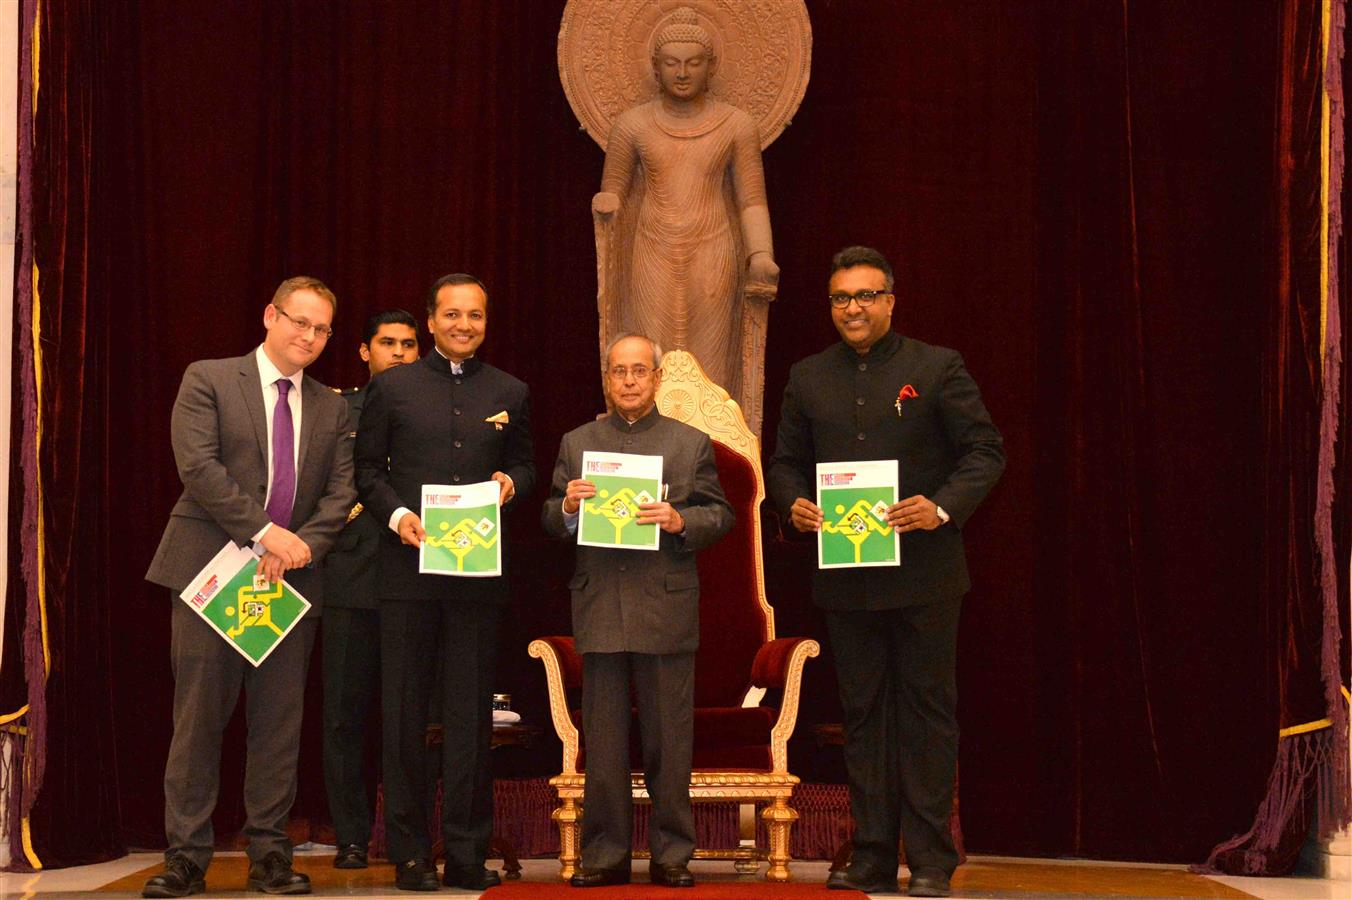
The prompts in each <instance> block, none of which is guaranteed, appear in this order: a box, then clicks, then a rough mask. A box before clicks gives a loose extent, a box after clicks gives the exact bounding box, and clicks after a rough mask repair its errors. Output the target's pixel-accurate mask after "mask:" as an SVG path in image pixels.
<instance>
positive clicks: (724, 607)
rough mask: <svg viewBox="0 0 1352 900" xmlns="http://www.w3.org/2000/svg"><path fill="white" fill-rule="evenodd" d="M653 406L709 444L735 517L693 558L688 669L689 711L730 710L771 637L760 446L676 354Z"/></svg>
mask: <svg viewBox="0 0 1352 900" xmlns="http://www.w3.org/2000/svg"><path fill="white" fill-rule="evenodd" d="M657 406H658V409H659V410H660V411H661V412H662V415H664V416H669V417H670V418H673V419H676V420H678V421H681V422H685V423H686V424H687V425H691V426H693V427H695V428H698V429H700V430H701V431H703V432H704V433H705V434H707V435H709V437H710V439H712V441H713V443H714V455H715V458H716V461H717V463H718V477H719V481H720V482H721V483H722V485H723V491H724V493H725V494H727V497H728V501H729V502H730V503H731V504H732V507H733V511H734V512H735V513H736V516H737V522H736V524H735V525H734V526H733V530H732V531H731V532H730V533H729V534H728V535H727V536H726V537H724V538H723V540H721V541H719V542H718V543H717V544H715V545H714V546H712V547H710V548H708V549H707V550H704V551H703V552H702V553H701V554H700V558H699V570H700V649H699V654H698V657H697V660H696V665H695V705H696V706H737V705H739V704H740V703H741V699H742V695H743V694H744V693H745V691H746V688H747V687H748V681H747V678H748V675H749V673H750V671H751V661H752V659H753V658H754V657H755V654H756V651H757V650H758V649H759V648H760V646H761V645H762V644H763V643H765V642H766V641H770V640H773V639H774V636H775V618H774V616H775V613H774V610H773V609H772V608H771V606H770V604H769V602H768V601H767V600H766V598H765V571H764V568H763V563H762V555H761V523H760V506H761V501H763V500H764V499H765V477H764V475H763V473H762V470H761V461H760V441H759V440H758V439H757V438H756V435H755V434H754V433H752V431H751V429H750V428H748V427H747V424H746V420H745V419H744V418H743V416H742V410H741V407H739V406H738V405H737V402H736V401H735V400H733V399H731V398H730V397H729V396H728V392H727V391H725V390H723V388H721V387H719V386H718V385H717V384H715V383H714V382H712V381H710V380H709V377H708V376H707V375H705V374H704V370H703V369H702V368H700V365H699V362H698V361H697V360H696V359H695V357H694V356H692V355H691V354H690V353H687V352H685V351H683V350H672V351H669V352H668V353H666V354H665V355H664V356H663V357H662V384H661V386H660V387H659V388H658V391H657Z"/></svg>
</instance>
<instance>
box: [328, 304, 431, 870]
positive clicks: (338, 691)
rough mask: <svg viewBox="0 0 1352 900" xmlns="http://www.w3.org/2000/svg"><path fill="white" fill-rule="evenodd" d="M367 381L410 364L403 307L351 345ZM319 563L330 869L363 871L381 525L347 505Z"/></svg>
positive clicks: (353, 412)
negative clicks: (333, 842)
mask: <svg viewBox="0 0 1352 900" xmlns="http://www.w3.org/2000/svg"><path fill="white" fill-rule="evenodd" d="M357 353H358V354H359V355H360V356H361V359H362V362H364V363H366V368H367V371H368V372H369V373H370V375H371V377H372V378H374V377H376V376H377V375H379V374H380V373H381V372H384V371H385V370H386V369H391V368H394V367H395V366H402V365H404V364H405V363H411V362H416V361H417V359H418V322H417V320H416V319H414V318H413V316H411V315H410V314H409V313H408V312H406V311H405V310H402V309H387V310H382V311H380V312H378V313H375V314H374V315H372V316H371V317H370V318H368V319H367V320H366V326H365V328H363V330H362V336H361V345H360V346H359V347H358V348H357ZM342 394H343V399H344V400H346V401H347V414H348V420H349V421H350V422H351V424H352V428H353V432H352V437H354V438H355V437H356V436H357V433H356V429H359V428H360V427H361V411H362V406H363V405H365V403H366V390H365V388H364V387H355V388H351V389H349V390H345V391H343V392H342ZM352 511H353V515H351V516H349V519H348V523H347V527H345V528H344V529H343V531H342V533H341V534H340V535H338V540H337V541H335V542H334V545H333V552H331V553H330V554H329V557H328V559H327V560H325V564H324V605H325V607H326V609H325V610H324V625H323V628H322V631H323V635H324V640H323V641H322V643H321V645H320V646H321V647H322V648H323V654H322V655H323V658H324V787H325V789H326V791H327V793H328V797H329V813H330V814H331V815H332V816H333V831H334V835H335V836H336V838H337V841H338V852H337V853H336V854H334V858H333V867H334V868H335V869H364V868H366V864H367V861H366V854H367V850H368V847H369V844H370V841H371V801H370V798H369V797H368V796H367V793H366V779H365V778H364V777H363V771H362V769H363V765H362V763H363V762H364V760H365V757H366V752H365V751H366V722H367V719H369V718H370V716H369V713H370V708H371V698H372V697H373V696H374V695H375V690H376V685H377V684H378V683H379V680H380V679H379V675H380V600H379V598H378V597H377V595H376V591H377V589H378V588H377V581H376V568H377V565H376V563H377V559H378V557H379V551H380V533H381V530H382V529H383V528H384V525H383V524H382V523H380V522H377V521H376V520H375V518H374V517H373V516H371V515H370V514H369V513H367V512H366V510H364V509H362V508H361V506H360V505H358V506H355V507H353V510H352Z"/></svg>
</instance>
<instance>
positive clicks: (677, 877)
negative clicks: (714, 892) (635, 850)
mask: <svg viewBox="0 0 1352 900" xmlns="http://www.w3.org/2000/svg"><path fill="white" fill-rule="evenodd" d="M648 878H649V879H650V880H651V881H652V883H653V884H660V885H662V887H694V886H695V876H694V875H691V874H690V869H689V867H687V866H686V864H685V863H650V864H649V865H648Z"/></svg>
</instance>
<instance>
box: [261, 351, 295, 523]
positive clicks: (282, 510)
mask: <svg viewBox="0 0 1352 900" xmlns="http://www.w3.org/2000/svg"><path fill="white" fill-rule="evenodd" d="M290 388H291V382H290V381H289V380H287V379H285V378H278V379H277V405H276V406H275V407H273V409H272V494H271V495H270V496H269V497H268V518H269V519H271V520H272V521H273V522H275V523H277V524H278V525H280V526H282V527H283V528H290V527H291V506H292V504H293V503H294V502H295V500H296V429H295V426H294V425H293V424H292V422H291V404H290V403H287V402H286V392H287V391H288V390H289V389H290Z"/></svg>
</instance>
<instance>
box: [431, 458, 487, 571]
mask: <svg viewBox="0 0 1352 900" xmlns="http://www.w3.org/2000/svg"><path fill="white" fill-rule="evenodd" d="M500 496H501V487H500V486H499V485H498V483H497V482H496V481H480V482H478V483H476V484H425V485H423V488H422V523H423V531H425V532H426V533H427V536H426V537H425V538H424V539H423V543H422V547H421V548H419V550H418V571H419V572H420V573H422V574H424V575H460V576H464V577H469V578H489V577H492V576H494V575H501V574H502V540H501V538H502V521H501V518H500V512H501V510H500V509H499V508H498V498H499V497H500Z"/></svg>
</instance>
